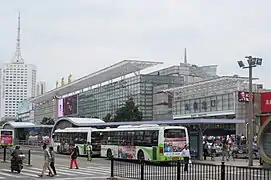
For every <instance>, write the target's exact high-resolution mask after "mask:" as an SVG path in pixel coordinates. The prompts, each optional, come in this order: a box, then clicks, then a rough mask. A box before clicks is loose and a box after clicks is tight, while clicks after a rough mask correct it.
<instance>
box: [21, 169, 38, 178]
mask: <svg viewBox="0 0 271 180" xmlns="http://www.w3.org/2000/svg"><path fill="white" fill-rule="evenodd" d="M25 171H26V172H25ZM20 174H22V175H26V176H31V177H37V174H33V171H31V170H28V169H23V170H22V171H21V173H20Z"/></svg>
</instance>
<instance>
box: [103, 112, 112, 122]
mask: <svg viewBox="0 0 271 180" xmlns="http://www.w3.org/2000/svg"><path fill="white" fill-rule="evenodd" d="M103 120H104V121H105V122H110V121H112V120H113V117H112V114H111V113H107V115H106V116H105V117H104V118H103Z"/></svg>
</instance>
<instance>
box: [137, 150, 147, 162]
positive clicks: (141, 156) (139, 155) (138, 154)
mask: <svg viewBox="0 0 271 180" xmlns="http://www.w3.org/2000/svg"><path fill="white" fill-rule="evenodd" d="M137 159H138V160H139V161H144V160H145V157H144V152H143V151H142V150H139V151H138V153H137Z"/></svg>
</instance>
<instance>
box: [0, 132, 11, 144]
mask: <svg viewBox="0 0 271 180" xmlns="http://www.w3.org/2000/svg"><path fill="white" fill-rule="evenodd" d="M0 144H1V145H2V146H3V145H4V146H9V145H13V131H10V130H4V129H3V130H1V133H0Z"/></svg>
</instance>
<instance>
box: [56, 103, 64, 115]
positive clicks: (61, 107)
mask: <svg viewBox="0 0 271 180" xmlns="http://www.w3.org/2000/svg"><path fill="white" fill-rule="evenodd" d="M63 111H64V110H63V99H59V100H58V113H57V116H58V117H63Z"/></svg>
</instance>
